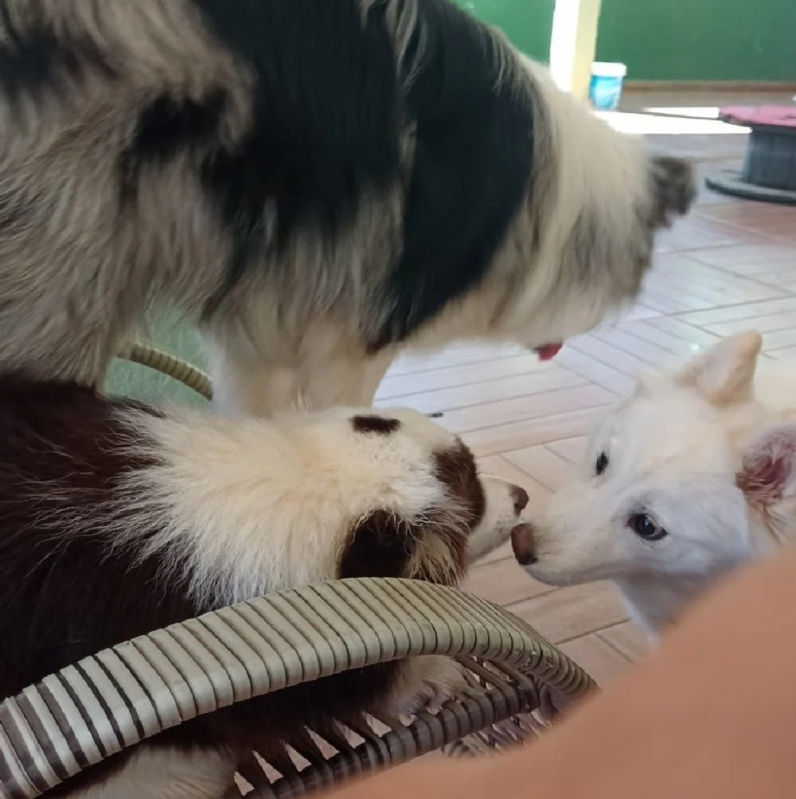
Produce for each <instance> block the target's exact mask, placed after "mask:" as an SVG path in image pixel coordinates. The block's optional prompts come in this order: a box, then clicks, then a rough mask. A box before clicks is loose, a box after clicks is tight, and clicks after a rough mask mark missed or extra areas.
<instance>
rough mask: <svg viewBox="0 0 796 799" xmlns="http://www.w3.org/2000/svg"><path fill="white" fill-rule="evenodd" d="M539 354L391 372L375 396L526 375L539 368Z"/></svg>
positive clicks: (401, 395) (394, 397)
mask: <svg viewBox="0 0 796 799" xmlns="http://www.w3.org/2000/svg"><path fill="white" fill-rule="evenodd" d="M540 368H543V367H540V364H539V358H538V357H537V356H536V355H535V354H534V353H528V354H526V355H515V356H513V357H512V356H509V357H507V358H498V359H497V360H494V361H483V362H481V363H479V364H478V365H477V366H473V365H472V364H465V365H460V366H448V367H443V368H441V369H429V370H427V371H422V372H412V373H409V374H391V375H389V376H387V377H386V378H385V379H384V380H382V383H381V385H380V386H379V392H378V394H377V395H376V398H377V399H379V400H386V399H389V400H390V401H394V400H395V399H396V398H398V397H404V396H406V395H408V394H419V393H422V392H427V391H437V390H438V389H445V388H457V387H459V386H469V385H470V384H472V383H485V382H487V381H490V380H500V379H501V378H506V377H515V376H521V375H527V374H530V373H531V372H536V371H537V370H540Z"/></svg>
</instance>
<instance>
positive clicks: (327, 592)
mask: <svg viewBox="0 0 796 799" xmlns="http://www.w3.org/2000/svg"><path fill="white" fill-rule="evenodd" d="M424 654H444V655H450V656H453V657H457V658H460V659H463V662H464V663H465V664H466V665H468V667H469V668H470V670H471V672H472V674H473V675H474V681H473V690H472V691H471V692H468V693H467V695H466V696H464V697H462V698H461V700H460V701H457V702H452V703H450V704H449V705H448V706H447V707H446V708H444V709H443V710H442V711H440V712H439V713H438V714H436V715H432V714H430V713H424V714H421V715H420V716H419V717H417V718H416V719H414V720H413V721H412V722H411V723H410V724H408V725H403V723H402V722H399V721H397V720H393V719H381V720H380V721H381V722H382V723H383V724H384V727H383V728H382V731H381V732H379V731H378V730H377V729H376V727H374V725H373V724H372V723H369V724H368V725H366V726H362V728H361V729H357V730H354V732H355V733H356V734H357V736H358V737H359V739H360V741H361V742H360V744H359V745H351V744H348V743H346V742H345V741H344V740H343V737H344V736H343V735H342V734H341V736H339V737H337V736H331V737H329V736H327V738H326V739H325V741H324V743H329V744H331V745H333V748H334V750H335V752H336V754H332V755H328V754H326V753H323V752H322V749H321V747H318V746H316V745H315V744H313V745H312V746H310V747H309V751H308V750H307V747H305V748H304V750H302V751H301V755H302V757H303V758H304V760H305V761H306V763H307V764H308V765H307V766H306V768H304V769H303V770H302V769H299V768H297V767H296V768H291V766H290V765H288V767H287V768H286V767H285V766H284V765H281V766H280V767H279V769H278V770H277V777H276V778H274V777H273V776H271V777H268V778H266V777H265V772H266V771H267V769H263V774H262V778H260V775H255V776H254V777H251V778H250V779H249V782H250V783H253V784H254V786H255V793H254V794H252V795H254V796H260V797H264V796H295V795H298V794H300V793H304V792H306V791H308V790H311V789H315V788H318V787H322V786H325V785H329V784H331V783H333V782H335V781H336V780H338V779H340V778H342V777H346V776H350V775H351V774H355V773H360V772H363V771H367V770H369V769H372V768H375V767H379V766H382V765H387V764H393V763H396V762H400V761H403V760H406V759H409V758H411V757H414V756H417V755H419V754H423V753H425V752H428V751H432V750H433V749H437V748H440V747H442V746H445V745H448V744H452V743H453V742H456V741H460V740H461V739H463V738H467V736H471V735H472V734H473V733H478V732H481V737H480V739H479V738H471V739H468V740H466V741H464V742H463V743H461V744H459V745H458V746H457V751H462V749H464V750H466V751H473V750H474V749H476V748H477V747H478V745H479V741H480V742H481V743H487V744H490V743H495V742H500V741H501V740H502V739H503V738H504V737H505V736H508V737H511V736H512V733H511V729H512V725H511V724H508V725H506V726H504V727H503V728H500V727H495V726H494V725H496V724H498V723H499V722H505V721H507V720H511V719H515V721H514V727H515V728H516V729H515V731H518V730H519V727H518V726H517V725H520V726H522V721H521V720H520V718H519V717H520V716H521V715H522V714H531V713H535V714H536V716H535V719H536V721H537V722H541V721H542V719H541V717H540V716H539V713H544V711H545V710H546V709H549V708H550V707H552V706H553V705H555V704H557V703H560V702H561V701H566V700H567V699H569V698H575V697H579V696H580V695H581V694H583V693H584V692H585V691H587V690H588V689H590V688H591V687H592V682H591V680H590V679H589V677H588V676H587V675H586V674H585V673H584V672H583V671H582V670H581V669H580V668H579V667H578V666H576V665H575V664H574V663H572V662H571V661H570V660H569V659H568V658H566V657H565V656H564V655H563V654H562V653H560V652H558V651H557V650H556V649H555V648H554V647H552V646H550V645H549V644H547V643H546V642H545V641H543V640H542V639H541V638H540V637H539V636H538V635H537V634H536V633H535V632H534V631H533V630H532V629H531V628H530V627H528V626H527V625H526V624H525V623H524V622H522V621H521V620H519V619H517V618H515V617H513V616H512V615H511V614H509V613H507V612H506V611H504V610H502V609H500V608H499V607H497V606H495V605H492V604H490V603H488V602H486V601H484V600H481V599H479V598H477V597H473V596H470V595H466V594H462V593H460V592H457V591H454V590H452V589H448V588H443V587H439V586H433V585H430V584H428V583H421V582H412V581H406V580H392V579H384V580H377V579H361V580H346V581H340V582H331V583H322V584H318V585H313V586H309V587H306V588H302V589H299V590H296V591H287V592H283V593H279V594H274V595H270V596H267V597H265V598H262V599H257V600H254V601H252V602H247V603H245V604H242V605H237V606H234V607H230V608H225V609H223V610H220V611H217V612H214V613H209V614H207V615H205V616H202V617H200V618H197V619H191V620H189V621H187V622H185V623H183V624H177V625H174V626H172V627H169V628H167V629H164V630H158V631H156V632H154V633H152V634H150V635H147V636H143V637H141V638H137V639H135V640H133V641H130V642H128V643H124V644H120V645H119V646H116V647H113V648H112V649H109V650H105V651H103V652H100V653H98V654H97V655H95V656H93V657H90V658H86V659H85V660H83V661H80V662H79V663H77V664H74V665H73V666H69V667H67V668H66V669H64V670H63V671H61V672H59V673H58V674H55V675H52V676H50V677H47V678H46V679H45V680H43V681H42V682H41V683H40V684H38V685H35V686H31V687H29V688H27V689H26V690H25V691H23V692H22V694H20V695H19V696H16V697H14V698H11V699H8V700H6V701H5V702H3V704H2V705H0V797H2V799H23V797H25V798H26V799H32V797H36V796H40V795H41V794H42V793H44V792H45V791H46V790H48V789H50V788H52V787H55V786H56V785H58V784H59V783H60V782H61V779H60V778H59V776H58V773H61V774H68V775H69V776H72V775H74V774H76V773H78V772H79V771H80V770H81V766H80V765H79V762H78V761H80V762H83V763H88V764H94V763H97V762H98V761H100V760H101V759H102V754H101V752H102V751H104V752H105V753H106V756H109V755H111V754H113V753H115V752H117V751H119V750H120V748H123V747H122V746H120V743H119V738H121V739H122V741H123V744H124V747H129V746H133V745H135V744H136V743H138V742H139V741H141V740H143V739H144V738H147V737H150V736H152V735H156V734H157V733H159V732H161V731H162V730H165V729H168V728H170V727H173V726H175V725H177V724H180V723H181V722H183V721H188V720H189V719H192V718H194V717H196V716H198V715H201V714H204V713H211V712H213V711H214V710H216V709H218V708H220V707H224V706H226V705H229V704H232V703H234V702H242V701H245V700H247V699H249V698H251V697H254V696H260V695H263V694H267V693H271V692H273V691H278V690H280V689H282V688H285V687H288V686H292V685H296V684H299V683H302V682H307V681H311V680H316V679H318V678H320V677H326V676H329V675H332V674H336V673H339V672H342V671H346V670H348V669H352V668H359V667H362V666H368V665H372V664H375V663H382V662H387V661H391V660H396V659H401V658H405V657H408V656H413V655H424ZM550 700H552V702H551V701H550ZM528 718H532V717H531V716H528ZM371 721H372V720H371ZM533 726H534V724H533V723H531V727H533ZM489 730H491V732H487V733H486V734H484V731H489ZM117 732H118V733H119V735H117ZM54 764H55V765H56V766H57V767H56V768H54ZM249 776H250V775H249V774H247V777H249Z"/></svg>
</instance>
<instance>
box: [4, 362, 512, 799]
mask: <svg viewBox="0 0 796 799" xmlns="http://www.w3.org/2000/svg"><path fill="white" fill-rule="evenodd" d="M527 501H528V496H527V494H526V493H525V492H524V491H523V490H522V489H521V488H519V487H517V486H512V485H510V484H509V483H505V482H503V481H500V480H497V479H491V478H480V477H479V476H478V473H477V470H476V466H475V463H474V460H473V457H472V454H471V453H470V451H469V450H468V449H467V448H466V447H465V446H464V445H463V444H462V443H461V441H459V440H458V439H457V438H456V437H455V436H453V435H452V434H450V433H448V432H446V431H444V430H442V429H441V428H440V427H438V426H437V425H435V424H434V423H432V422H430V421H429V420H428V419H426V418H425V417H423V416H422V415H421V414H417V413H414V412H411V411H397V412H380V413H378V414H377V413H373V412H371V411H365V412H363V413H357V412H355V411H344V410H334V411H326V412H324V413H322V414H306V415H300V416H298V415H297V416H289V417H284V418H280V419H278V420H274V421H265V420H261V419H246V420H229V419H223V418H220V417H217V416H212V415H202V414H198V413H195V412H188V411H179V412H173V413H163V412H159V411H156V410H154V409H152V408H147V407H142V406H138V405H131V404H124V403H121V402H115V401H111V400H108V399H104V398H102V397H100V396H99V395H97V394H95V393H94V392H93V391H92V390H91V389H88V388H84V387H79V386H77V385H75V384H68V383H53V382H31V381H29V380H26V379H23V378H12V377H5V378H0V510H2V513H0V697H7V696H10V695H13V694H15V693H17V692H19V691H20V690H21V689H23V688H24V687H25V686H26V685H29V684H31V683H33V682H35V681H38V680H40V679H42V678H43V677H45V676H46V675H48V674H50V673H52V672H54V671H55V670H57V669H60V668H62V667H64V666H66V665H68V664H70V663H73V662H75V661H77V660H79V659H80V658H82V657H85V656H87V655H89V654H91V653H95V652H97V651H98V650H101V649H103V648H105V647H108V646H111V645H114V644H116V643H120V642H122V641H124V640H127V639H129V638H131V637H134V636H137V635H140V634H144V633H146V632H149V631H152V630H154V629H157V628H161V627H163V626H164V625H168V624H171V623H173V622H177V621H180V620H184V619H187V618H191V617H195V616H197V615H199V614H201V613H203V612H205V611H208V610H211V609H214V608H218V607H221V606H225V605H228V604H230V603H236V602H240V601H243V600H246V599H250V598H253V597H256V596H259V595H262V594H266V593H268V592H272V591H276V590H279V589H285V588H290V587H296V586H300V585H304V584H307V583H311V582H314V581H320V580H327V579H333V578H346V577H359V576H388V577H407V578H416V579H421V580H429V581H432V582H436V583H441V584H446V585H455V584H456V583H457V582H458V581H459V580H460V578H461V577H462V576H463V574H464V572H465V570H466V567H467V564H468V562H469V561H471V560H473V559H476V558H478V557H480V556H481V555H483V554H485V553H486V552H488V551H489V550H490V549H492V548H493V547H495V546H498V545H499V544H501V543H502V542H504V541H506V540H508V537H509V533H510V531H511V529H512V527H514V526H515V525H516V524H517V522H518V516H519V513H520V512H521V510H522V509H523V508H524V507H525V504H526V503H527ZM462 679H463V678H462V672H461V670H460V669H459V667H458V665H457V664H456V663H455V662H454V661H452V660H449V659H447V658H442V657H421V658H415V659H414V660H409V661H407V662H405V663H401V664H395V665H392V666H378V667H374V668H372V669H368V670H364V671H362V670H360V671H359V672H355V673H349V674H344V675H340V676H338V677H333V678H328V679H326V680H322V681H320V682H318V683H315V684H312V685H308V686H300V687H297V688H293V689H289V690H287V691H284V692H281V693H279V694H275V695H274V696H272V697H264V698H262V699H260V700H253V701H251V702H249V703H246V704H244V705H241V706H237V707H232V708H228V709H226V710H224V711H220V712H218V713H216V714H213V715H211V716H207V717H203V718H201V719H198V720H196V721H194V722H191V723H188V724H186V725H183V726H181V727H179V728H177V729H176V730H173V731H171V732H167V733H164V734H162V735H160V736H159V737H156V738H155V739H153V740H151V741H150V742H149V743H146V744H143V745H142V746H141V747H139V748H138V749H137V750H136V751H135V753H134V754H132V755H128V754H124V755H119V756H116V757H114V758H112V759H111V760H109V761H108V762H107V764H104V765H102V766H98V767H96V768H94V769H91V770H89V771H88V772H86V774H85V776H84V777H80V778H76V780H75V781H70V782H68V783H67V784H66V785H65V786H64V789H63V790H64V793H65V794H66V795H72V796H80V797H87V796H90V797H91V799H101V798H102V799H104V798H106V797H107V799H141V798H142V797H147V799H157V798H158V797H162V798H163V799H166V797H168V799H176V798H178V797H184V796H190V797H191V799H197V798H198V797H207V799H217V797H219V796H222V795H225V790H226V788H227V787H228V786H229V784H230V781H231V779H232V773H233V771H234V768H235V763H236V762H237V761H238V758H239V757H240V756H241V754H242V752H243V751H245V750H246V749H248V748H251V747H257V748H258V749H260V750H262V751H264V752H268V750H269V742H271V744H270V745H272V744H273V742H274V741H275V740H278V739H280V738H283V737H284V736H287V735H290V734H292V733H296V731H297V730H300V729H301V727H302V725H303V724H307V723H311V724H319V723H321V722H322V721H323V720H324V719H328V718H330V717H336V718H343V719H345V718H346V717H348V716H349V715H350V714H354V713H356V712H358V711H362V710H367V709H371V710H378V709H381V710H386V711H388V712H390V713H395V714H397V713H401V712H412V711H415V710H417V709H419V708H421V707H424V706H426V705H427V704H428V703H432V704H434V703H438V702H440V701H442V700H444V699H446V698H448V697H449V696H450V695H451V692H453V691H455V690H456V689H457V688H460V687H462V685H463V682H462ZM83 790H86V791H87V793H85V794H84V793H82V791H83ZM62 795H63V794H62Z"/></svg>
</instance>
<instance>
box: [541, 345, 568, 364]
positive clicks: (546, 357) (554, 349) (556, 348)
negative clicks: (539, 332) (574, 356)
mask: <svg viewBox="0 0 796 799" xmlns="http://www.w3.org/2000/svg"><path fill="white" fill-rule="evenodd" d="M563 346H564V345H563V344H545V345H544V347H534V352H535V353H536V354H537V355H538V356H539V360H540V361H552V360H553V358H555V357H556V355H558V353H559V352H560V351H561V348H562V347H563Z"/></svg>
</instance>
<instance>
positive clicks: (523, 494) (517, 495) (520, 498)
mask: <svg viewBox="0 0 796 799" xmlns="http://www.w3.org/2000/svg"><path fill="white" fill-rule="evenodd" d="M510 490H511V499H512V501H513V502H514V511H515V512H516V513H518V514H519V513H522V512H523V511H524V510H525V508H527V507H528V502H529V501H530V497H529V496H528V492H527V491H526V490H525V489H524V488H520V486H515V485H512V486H511V489H510Z"/></svg>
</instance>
